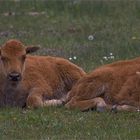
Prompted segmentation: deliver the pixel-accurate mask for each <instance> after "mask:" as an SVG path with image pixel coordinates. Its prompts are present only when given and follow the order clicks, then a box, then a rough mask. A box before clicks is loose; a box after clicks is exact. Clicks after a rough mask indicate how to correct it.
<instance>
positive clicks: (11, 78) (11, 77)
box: [8, 72, 21, 82]
mask: <svg viewBox="0 0 140 140" xmlns="http://www.w3.org/2000/svg"><path fill="white" fill-rule="evenodd" d="M8 80H9V81H15V82H18V81H20V80H21V74H20V73H17V72H11V73H9V74H8Z"/></svg>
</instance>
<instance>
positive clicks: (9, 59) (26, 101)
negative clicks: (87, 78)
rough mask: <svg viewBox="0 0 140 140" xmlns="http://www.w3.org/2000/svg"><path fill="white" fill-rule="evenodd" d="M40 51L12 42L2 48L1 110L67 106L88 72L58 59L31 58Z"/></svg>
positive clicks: (36, 48) (0, 61)
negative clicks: (70, 91) (67, 102)
mask: <svg viewBox="0 0 140 140" xmlns="http://www.w3.org/2000/svg"><path fill="white" fill-rule="evenodd" d="M38 49H39V48H38V47H33V46H29V47H25V46H24V45H23V44H22V43H21V42H20V41H18V40H9V41H7V42H6V43H5V44H4V45H2V46H1V48H0V106H19V107H24V106H27V107H32V108H34V107H41V106H49V105H59V104H62V103H63V100H64V99H65V96H66V95H67V93H68V91H69V90H70V89H71V88H72V86H73V85H74V84H75V82H76V81H77V80H78V79H80V78H81V77H82V76H83V75H85V72H84V71H83V70H82V69H81V68H80V67H78V66H76V65H75V64H73V63H71V62H69V61H68V60H65V59H63V58H58V57H50V56H31V55H28V54H29V53H32V52H35V51H37V50H38Z"/></svg>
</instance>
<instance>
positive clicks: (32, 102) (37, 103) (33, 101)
mask: <svg viewBox="0 0 140 140" xmlns="http://www.w3.org/2000/svg"><path fill="white" fill-rule="evenodd" d="M26 105H27V108H29V109H30V108H39V107H43V101H42V99H41V98H40V97H37V96H29V97H28V98H27V101H26Z"/></svg>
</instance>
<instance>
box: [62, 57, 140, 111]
mask: <svg viewBox="0 0 140 140" xmlns="http://www.w3.org/2000/svg"><path fill="white" fill-rule="evenodd" d="M139 71H140V58H136V59H133V60H128V61H119V62H115V63H112V64H108V65H105V66H102V67H100V68H97V69H96V70H94V71H93V72H91V73H90V74H88V75H85V76H84V77H83V78H81V79H80V80H79V81H78V82H77V83H76V84H75V85H74V87H73V88H72V90H71V91H70V92H69V95H68V99H67V104H66V105H65V106H66V107H67V108H79V109H80V110H82V111H84V110H88V109H97V110H98V111H103V110H104V109H113V110H115V111H116V110H123V111H140V72H139Z"/></svg>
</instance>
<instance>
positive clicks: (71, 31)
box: [0, 0, 140, 140]
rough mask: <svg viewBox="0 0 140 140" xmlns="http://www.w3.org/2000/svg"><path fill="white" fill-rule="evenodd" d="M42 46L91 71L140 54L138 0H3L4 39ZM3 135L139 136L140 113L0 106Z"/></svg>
mask: <svg viewBox="0 0 140 140" xmlns="http://www.w3.org/2000/svg"><path fill="white" fill-rule="evenodd" d="M10 38H16V39H20V40H21V41H23V42H24V43H25V44H34V45H40V46H41V47H42V49H41V50H40V51H39V53H38V54H39V55H40V54H41V55H52V56H61V57H64V58H66V59H70V60H71V61H72V62H74V63H75V64H77V65H79V66H81V67H83V69H84V70H85V71H87V72H89V71H91V70H93V69H94V68H96V67H98V66H101V65H103V64H107V63H111V62H113V61H116V60H120V59H129V58H134V57H137V56H140V1H139V0H63V1H62V0H61V1H60V0H46V1H45V0H44V1H43V0H0V44H2V43H4V42H5V41H6V40H8V39H10ZM0 139H1V140H9V139H10V140H14V139H23V140H25V139H27V140H63V139H66V140H90V139H91V140H140V113H122V112H121V113H117V114H113V113H110V112H106V113H97V112H92V111H90V112H79V111H78V110H67V109H65V108H64V107H57V108H52V107H49V108H43V109H38V110H32V111H31V110H30V111H27V112H24V111H22V110H21V109H18V108H4V109H1V111H0Z"/></svg>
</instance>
